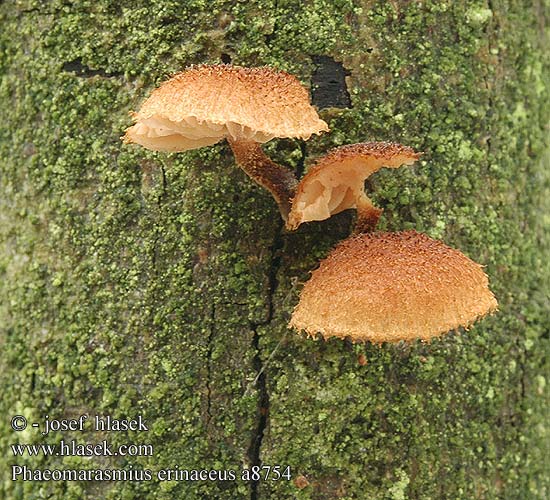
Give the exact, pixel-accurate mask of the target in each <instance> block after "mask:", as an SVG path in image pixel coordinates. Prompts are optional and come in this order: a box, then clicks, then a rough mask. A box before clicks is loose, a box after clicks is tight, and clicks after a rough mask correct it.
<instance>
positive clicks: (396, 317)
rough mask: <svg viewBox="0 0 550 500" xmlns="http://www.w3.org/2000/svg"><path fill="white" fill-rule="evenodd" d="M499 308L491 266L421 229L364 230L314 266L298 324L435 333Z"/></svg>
mask: <svg viewBox="0 0 550 500" xmlns="http://www.w3.org/2000/svg"><path fill="white" fill-rule="evenodd" d="M496 309H497V301H496V299H495V297H494V295H493V294H492V293H491V291H490V290H489V288H488V279H487V276H486V275H485V273H484V272H483V268H482V267H481V266H480V265H479V264H476V263H475V262H474V261H472V260H471V259H469V258H468V257H466V256H465V255H464V254H462V253H461V252H459V251H458V250H455V249H452V248H449V247H448V246H446V245H445V244H443V243H442V242H441V241H437V240H434V239H432V238H430V237H428V236H426V235H424V234H420V233H417V232H416V231H405V232H400V233H370V234H360V235H357V236H354V237H351V238H348V239H347V240H345V241H343V242H342V243H340V244H339V245H337V246H336V248H335V249H334V250H333V251H332V252H331V253H330V254H329V256H328V257H327V258H326V259H324V260H323V261H322V262H321V264H320V267H319V268H318V269H316V270H315V271H313V274H312V276H311V278H310V280H309V281H308V282H307V283H306V284H305V286H304V288H303V290H302V293H301V297H300V303H299V304H298V306H297V307H296V308H295V310H294V313H293V314H292V319H291V321H290V326H292V327H294V328H296V329H298V330H305V331H306V332H307V333H308V334H311V335H313V334H315V333H317V332H320V333H321V334H322V335H323V336H324V337H332V336H336V337H347V336H349V337H351V339H352V340H355V341H358V340H361V341H362V340H369V341H371V342H377V343H378V342H397V341H399V340H413V339H425V340H426V339H430V338H432V337H434V336H437V335H440V334H442V333H445V332H448V331H449V330H453V329H456V328H458V327H459V326H464V327H468V326H469V325H470V324H472V323H473V322H474V321H475V320H476V319H478V318H480V317H482V316H484V315H485V314H487V313H489V312H493V311H495V310H496Z"/></svg>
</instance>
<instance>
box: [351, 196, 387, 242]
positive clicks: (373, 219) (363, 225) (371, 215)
mask: <svg viewBox="0 0 550 500" xmlns="http://www.w3.org/2000/svg"><path fill="white" fill-rule="evenodd" d="M356 203H357V218H356V219H355V227H354V229H353V233H354V234H360V233H370V232H371V231H374V229H375V228H376V225H377V224H378V219H379V218H380V216H381V215H382V212H383V211H384V210H382V209H381V208H376V207H375V206H374V205H373V204H372V201H370V198H369V197H368V196H367V195H366V194H364V193H363V194H362V196H360V197H358V198H357V201H356Z"/></svg>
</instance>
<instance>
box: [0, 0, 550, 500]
mask: <svg viewBox="0 0 550 500" xmlns="http://www.w3.org/2000/svg"><path fill="white" fill-rule="evenodd" d="M548 16H549V8H548V5H547V3H544V2H540V1H537V0H534V1H532V2H529V1H526V2H519V1H516V0H514V1H512V0H511V1H509V2H500V1H494V0H493V1H489V2H476V1H458V2H451V1H435V0H434V1H431V0H428V1H425V2H417V1H391V2H382V1H374V2H366V1H363V2H360V1H353V0H342V1H336V2H320V1H319V2H318V1H308V2H299V1H297V0H288V1H284V2H281V1H279V2H277V1H273V0H255V1H251V2H237V1H234V2H226V1H218V0H212V1H209V2H205V1H203V0H189V1H185V2H181V1H175V0H168V1H163V2H160V1H158V2H146V1H141V0H137V1H124V0H123V1H114V0H102V1H98V2H88V1H84V0H75V1H72V2H67V1H65V0H51V1H49V2H40V1H32V0H28V1H27V0H23V1H17V2H15V1H13V0H5V1H3V2H0V24H1V26H2V30H1V31H0V49H1V51H0V75H1V83H0V109H2V119H1V120H0V205H1V207H0V218H1V220H0V242H1V245H2V246H1V247H0V248H1V249H0V386H1V387H2V398H1V402H0V412H1V414H2V415H3V418H2V419H0V441H1V445H2V450H3V457H2V458H1V459H0V466H1V467H0V468H2V469H3V470H4V471H5V475H4V481H3V482H2V483H0V496H1V497H2V498H6V499H25V500H27V499H35V498H63V499H82V498H86V499H88V498H89V499H96V498H105V499H143V498H157V499H179V498H181V499H202V498H212V499H214V498H215V499H232V500H233V499H236V498H251V499H262V498H272V499H277V500H279V499H285V498H289V499H293V498H303V499H306V498H307V499H333V498H346V499H351V498H354V499H406V498H407V499H427V498H431V499H443V498H453V499H458V498H460V499H462V498H464V499H472V498H510V499H518V498H522V499H527V498H541V499H542V498H548V496H549V494H550V479H549V477H550V465H549V464H550V445H549V444H548V443H549V434H550V429H549V427H548V426H549V418H548V417H549V408H550V396H549V390H548V384H547V382H548V377H549V376H550V365H549V363H550V362H549V359H550V358H549V354H550V345H549V344H550V340H549V330H550V321H549V314H548V310H549V304H548V297H549V283H550V268H549V266H550V264H549V262H550V252H549V249H550V237H549V231H548V226H549V218H548V213H550V204H549V201H548V200H549V184H550V182H549V178H550V177H549V173H548V172H549V167H550V157H549V155H548V142H549V140H548V135H549V134H548V130H549V127H548V125H549V108H550V106H549V105H550V102H549V101H550V99H549V88H548V81H549V76H550V72H549V60H548V47H549V37H548V32H547V30H546V24H547V21H548ZM220 61H224V62H228V61H231V62H233V63H234V64H240V65H246V66H256V65H263V64H267V65H270V66H275V67H277V68H280V69H283V70H286V71H289V72H291V73H293V74H295V75H296V76H297V77H298V78H300V80H301V81H302V82H303V83H304V84H305V85H310V84H311V82H314V87H313V88H312V95H313V97H314V103H315V104H316V105H317V106H318V107H319V108H320V115H321V117H322V118H323V119H325V120H326V121H327V122H328V123H329V126H330V128H331V132H330V133H329V134H325V135H323V136H321V137H315V138H312V139H311V140H310V141H308V142H307V143H302V142H300V141H292V140H274V141H271V142H270V143H268V144H267V145H266V147H265V149H266V152H268V153H269V154H270V156H271V157H272V158H273V159H274V160H275V161H277V162H278V163H280V164H282V165H287V166H289V167H290V168H292V169H294V170H295V171H296V172H297V174H298V175H301V174H302V173H303V172H304V170H305V169H306V168H307V166H308V165H309V164H310V163H311V161H312V160H313V159H314V158H315V157H316V156H317V155H320V154H322V153H324V152H325V151H326V150H327V149H328V148H330V147H332V146H337V145H341V144H346V143H353V142H360V141H367V140H389V141H396V142H401V143H403V144H406V145H409V146H412V147H414V148H415V149H416V150H418V151H424V152H425V154H424V156H423V157H422V160H421V161H420V162H418V164H417V165H416V166H414V167H411V168H410V167H404V168H401V169H399V170H397V171H381V172H379V173H377V174H376V175H375V176H373V179H372V180H370V181H369V185H368V193H369V196H370V197H371V198H372V199H373V201H374V202H375V204H377V206H379V207H381V208H383V209H384V213H383V216H382V218H381V228H382V229H386V230H403V229H410V228H415V229H417V230H419V231H423V232H426V233H428V234H429V235H431V236H432V237H436V238H441V239H443V240H444V241H445V242H446V243H447V244H449V245H451V246H453V247H456V248H460V249H461V250H462V251H463V252H465V253H466V254H467V255H468V256H470V257H471V258H473V259H474V260H476V261H478V262H480V263H482V264H484V265H486V266H487V267H486V272H487V274H488V275H489V277H490V282H491V287H492V290H493V291H494V293H495V295H496V296H497V298H498V300H499V303H500V311H499V313H498V314H496V315H495V316H493V317H491V318H488V319H485V320H483V321H481V322H479V323H478V324H476V325H475V326H474V327H473V328H471V329H470V330H469V331H468V332H461V333H460V332H459V333H452V334H449V335H446V336H443V337H441V338H440V339H438V340H435V341H433V342H432V343H431V344H422V343H413V344H410V345H383V346H381V347H377V346H373V345H370V344H365V345H352V344H350V343H348V342H342V341H340V340H337V339H334V340H331V341H328V342H325V341H313V340H310V339H306V338H305V337H303V336H300V335H297V334H296V333H294V332H292V331H289V330H288V329H287V327H286V324H287V321H288V319H289V316H290V313H291V311H292V308H293V307H294V306H295V304H296V303H297V301H298V296H299V290H300V286H301V283H303V282H304V281H305V280H306V279H307V278H308V273H309V271H310V270H312V269H313V268H314V267H315V266H316V265H317V263H318V261H319V259H320V258H322V257H323V256H325V255H326V254H327V252H328V251H329V250H330V248H331V247H333V246H334V245H335V244H336V243H337V242H338V241H339V240H341V239H342V238H345V237H346V236H347V235H348V234H349V233H350V231H351V228H352V214H351V213H348V212H345V213H341V214H339V215H337V216H335V217H333V218H332V219H330V220H329V221H325V222H319V223H310V224H304V225H303V226H301V227H300V228H299V230H298V231H296V232H294V233H288V232H286V231H285V230H284V229H283V225H282V222H281V220H280V217H279V214H278V210H277V207H276V205H275V203H274V202H273V200H272V198H271V196H270V195H269V193H267V192H265V191H262V190H261V188H259V187H258V186H256V185H254V184H253V183H252V182H251V181H250V180H249V179H248V178H247V177H246V176H245V174H244V173H243V172H242V171H241V170H239V169H238V168H237V167H236V166H235V164H234V161H233V157H232V154H231V151H230V149H229V147H228V145H227V144H226V143H220V144H218V145H216V146H213V147H210V148H204V149H201V150H197V151H191V152H187V153H182V154H161V153H151V152H147V151H145V150H143V149H140V148H138V147H135V146H127V145H122V143H121V141H120V139H119V137H120V136H121V135H122V133H123V130H124V129H125V127H127V126H128V125H129V124H130V119H129V117H128V112H129V111H130V110H135V109H137V108H138V107H139V105H140V103H141V101H142V100H143V99H144V98H145V96H146V95H148V93H149V92H150V90H151V89H152V88H154V86H155V85H156V84H158V83H159V82H160V81H162V80H163V79H165V78H166V77H167V76H168V75H170V74H172V73H174V72H176V71H179V70H182V69H183V68H184V67H186V66H187V65H189V64H192V63H203V62H208V63H217V62H220ZM82 414H87V415H89V416H90V420H91V419H92V418H93V416H95V415H100V416H106V415H109V416H111V417H112V418H118V419H125V418H126V419H128V418H130V419H131V418H137V417H138V416H139V415H141V416H142V418H143V419H145V422H146V423H147V426H148V428H149V430H148V431H142V432H137V431H136V432H132V431H128V432H113V431H111V432H106V431H105V432H93V431H92V430H91V422H90V423H89V425H88V426H87V427H86V430H85V431H84V432H80V431H64V432H52V433H50V434H48V435H47V436H41V435H40V434H39V432H38V431H37V429H35V428H32V427H31V426H30V423H31V422H37V423H41V425H42V423H43V422H44V419H45V417H46V415H48V416H49V417H50V419H53V418H64V419H71V418H78V416H79V415H82ZM15 415H22V416H25V418H27V419H28V422H29V427H28V428H27V429H26V430H25V431H21V432H15V431H14V430H13V429H12V427H11V424H10V420H11V418H12V417H13V416H15ZM61 439H64V440H65V441H69V440H71V439H74V440H76V441H77V442H78V443H100V442H101V441H102V440H107V441H108V442H109V443H110V444H111V445H112V446H118V445H121V444H136V445H140V444H142V445H152V446H153V448H154V452H153V454H152V455H151V456H141V457H136V456H132V457H130V456H117V457H105V456H103V457H91V458H90V457H78V456H72V457H63V456H49V457H46V456H44V454H43V453H40V454H39V455H38V456H34V457H25V458H24V459H23V458H21V457H14V456H13V451H12V448H11V447H10V446H9V445H11V444H14V443H34V444H44V443H47V444H59V442H60V440H61ZM13 465H19V466H22V465H25V466H27V467H28V468H29V469H40V470H44V469H50V470H53V469H59V470H68V469H103V470H104V469H124V470H126V471H128V470H130V469H132V470H134V471H138V470H145V469H148V470H150V471H151V472H152V474H153V478H152V480H150V481H147V480H144V481H137V480H127V481H81V482H78V481H63V480H61V481H45V482H38V481H23V480H22V477H19V480H17V481H12V480H11V475H12V472H13V470H12V466H13ZM260 465H263V466H266V465H269V466H281V469H282V470H284V469H285V467H287V466H289V467H290V470H291V475H292V478H291V480H290V481H289V480H287V479H286V478H281V479H279V480H273V478H274V476H273V475H272V476H270V477H269V478H268V479H267V480H264V479H262V480H246V479H241V477H240V475H241V472H242V471H243V470H244V469H245V468H247V467H250V466H260ZM178 467H179V470H180V471H185V470H186V471H192V470H218V471H222V470H226V471H229V470H231V471H234V472H235V474H236V476H237V477H236V479H235V480H232V479H231V478H230V477H229V476H227V477H226V480H223V477H222V479H220V480H204V479H203V480H200V479H199V480H194V481H193V480H183V479H181V480H177V481H160V480H158V479H157V478H156V474H157V473H158V471H160V470H163V469H176V468H178ZM264 473H265V470H264Z"/></svg>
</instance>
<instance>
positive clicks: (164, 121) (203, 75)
mask: <svg viewBox="0 0 550 500" xmlns="http://www.w3.org/2000/svg"><path fill="white" fill-rule="evenodd" d="M133 118H134V120H135V122H136V123H135V125H133V126H131V127H129V128H128V129H127V130H126V133H125V135H124V138H123V140H124V142H126V143H130V142H134V143H137V144H141V145H142V146H144V147H146V148H148V149H152V150H155V151H186V150H189V149H194V148H200V147H203V146H209V145H212V144H215V143H217V142H219V141H221V140H222V139H224V138H227V140H228V142H229V144H230V146H231V148H232V150H233V152H234V154H235V158H236V161H237V163H238V164H239V165H240V166H241V168H242V169H243V170H244V171H245V172H246V173H247V174H248V175H249V176H250V177H251V178H252V179H254V180H255V181H256V182H257V183H258V184H260V185H262V186H263V187H265V188H267V189H268V190H269V191H270V192H271V193H272V194H273V196H274V198H275V200H276V201H277V203H278V205H279V209H280V211H281V215H282V216H283V218H284V219H285V220H286V218H287V216H288V212H289V210H290V200H291V198H292V196H293V195H294V191H295V189H296V185H297V180H296V177H295V176H294V174H293V173H292V172H291V171H290V170H289V169H287V168H284V167H282V166H280V165H277V164H276V163H275V162H273V161H271V160H270V159H269V158H268V157H267V156H266V155H265V153H264V152H263V150H262V148H261V146H260V143H263V142H267V141H269V140H271V139H273V138H275V137H281V138H282V137H294V138H300V139H304V140H307V139H309V137H310V136H311V135H312V134H319V133H321V132H323V131H328V126H327V124H326V123H325V122H324V121H323V120H321V119H320V118H319V116H318V115H317V112H316V111H315V109H314V108H313V107H312V106H311V104H310V102H309V94H308V92H307V90H306V89H305V88H304V87H303V86H302V85H301V83H300V82H299V81H298V80H297V79H296V78H295V77H294V76H292V75H289V74H288V73H285V72H282V71H276V70H274V69H272V68H268V67H261V68H244V67H239V66H231V65H226V64H221V65H213V66H209V65H200V66H194V67H191V68H188V69H186V70H185V71H183V72H181V73H178V74H176V75H175V76H173V77H172V78H170V79H169V80H167V81H165V82H164V83H162V84H161V85H160V87H158V88H157V89H155V90H154V91H153V92H152V94H151V95H150V96H149V98H148V99H147V100H146V101H145V102H144V103H143V105H142V107H141V109H140V110H139V111H138V112H137V113H134V114H133Z"/></svg>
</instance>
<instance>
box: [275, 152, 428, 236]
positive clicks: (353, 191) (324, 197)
mask: <svg viewBox="0 0 550 500" xmlns="http://www.w3.org/2000/svg"><path fill="white" fill-rule="evenodd" d="M419 157H420V153H415V152H414V151H413V150H412V149H411V148H409V147H407V146H402V145H401V144H397V143H393V142H364V143H359V144H348V145H347V146H341V147H339V148H335V149H333V150H331V151H329V152H328V154H327V155H325V156H323V157H322V158H320V159H319V160H317V163H316V164H315V165H314V166H313V167H311V168H310V169H309V171H308V173H307V174H306V175H305V176H304V178H303V179H302V180H301V181H300V184H299V185H298V188H297V190H296V196H295V197H294V199H293V200H292V208H291V211H290V214H289V217H288V221H287V224H286V227H287V229H290V230H292V229H296V228H297V227H298V226H299V225H300V224H302V222H310V221H314V220H324V219H328V218H329V217H331V216H332V215H334V214H337V213H338V212H341V211H342V210H346V209H347V208H356V209H357V221H356V226H355V230H356V232H366V231H369V230H372V229H374V228H375V227H376V224H377V223H378V219H379V217H380V214H381V213H382V210H381V209H379V208H376V207H375V206H373V204H372V202H371V200H370V199H369V198H368V196H367V195H366V194H365V179H366V178H367V177H368V176H369V175H371V174H372V173H374V172H376V171H377V170H380V168H382V167H389V168H398V167H400V166H401V165H411V164H412V163H414V162H415V161H416V160H418V158H419Z"/></svg>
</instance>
